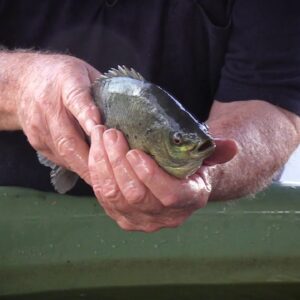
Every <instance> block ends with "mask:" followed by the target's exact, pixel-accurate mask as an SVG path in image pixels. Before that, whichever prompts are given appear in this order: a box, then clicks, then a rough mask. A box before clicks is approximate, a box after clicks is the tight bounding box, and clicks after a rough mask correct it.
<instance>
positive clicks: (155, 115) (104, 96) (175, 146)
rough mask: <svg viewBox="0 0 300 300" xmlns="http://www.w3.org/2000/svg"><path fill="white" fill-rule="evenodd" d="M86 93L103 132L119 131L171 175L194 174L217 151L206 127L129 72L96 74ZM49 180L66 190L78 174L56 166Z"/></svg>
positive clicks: (42, 159) (172, 99) (50, 164)
mask: <svg viewBox="0 0 300 300" xmlns="http://www.w3.org/2000/svg"><path fill="white" fill-rule="evenodd" d="M91 93H92V96H93V99H94V101H95V104H96V106H97V107H98V108H99V110H100V114H101V120H102V122H103V124H104V125H105V126H106V127H107V128H116V129H118V130H120V131H121V132H122V133H123V134H124V136H125V137H126V140H127V142H128V146H129V148H130V149H139V150H142V151H144V152H145V153H147V154H149V155H150V156H151V157H152V158H153V159H154V160H155V161H156V163H157V164H158V165H159V166H160V167H161V168H162V169H164V170H165V171H166V172H167V173H169V174H170V175H172V176H174V177H176V178H179V179H184V178H187V177H189V176H191V175H192V174H194V173H195V172H196V171H197V170H198V169H199V168H200V167H201V165H202V164H203V161H204V160H205V159H206V158H208V157H209V156H210V155H211V154H212V153H213V152H214V149H215V147H216V145H215V142H214V140H213V138H212V136H211V135H210V133H209V129H208V126H207V125H206V124H205V123H203V122H199V121H198V120H197V119H196V118H195V117H194V116H193V115H192V114H191V113H190V112H188V111H187V110H186V109H185V108H184V107H183V106H182V104H181V103H180V102H179V101H178V100H177V99H176V98H175V97H174V96H172V95H171V94H170V93H169V92H167V91H165V90H164V89H163V88H162V87H160V86H158V85H156V84H154V83H151V82H148V81H147V80H146V79H145V78H144V77H143V76H142V75H141V74H140V73H138V72H137V71H135V70H134V69H133V68H130V69H129V68H127V67H126V66H118V67H117V68H112V69H110V70H109V71H108V72H106V73H103V74H101V75H100V77H99V78H98V79H96V80H95V82H94V83H93V84H92V86H91ZM38 159H39V161H40V163H41V164H43V165H45V166H47V167H50V168H51V169H52V170H51V173H50V177H51V182H52V184H53V186H54V188H55V190H56V191H57V192H59V193H62V194H64V193H66V192H67V191H69V190H71V189H72V188H73V187H74V186H75V184H76V181H77V180H78V175H77V174H75V173H73V172H72V171H70V170H67V169H65V168H63V167H60V166H57V165H55V164H54V163H53V162H51V161H49V160H48V159H47V158H46V157H44V156H43V155H42V154H41V153H38Z"/></svg>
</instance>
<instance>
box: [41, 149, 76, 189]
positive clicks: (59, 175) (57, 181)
mask: <svg viewBox="0 0 300 300" xmlns="http://www.w3.org/2000/svg"><path fill="white" fill-rule="evenodd" d="M37 157H38V160H39V162H40V163H41V164H42V165H44V166H46V167H49V168H51V169H52V170H51V172H50V178H51V183H52V185H53V187H54V189H55V190H56V191H57V192H58V193H60V194H65V193H66V192H68V191H70V190H71V189H72V188H73V187H74V186H75V184H76V182H77V180H78V178H79V177H78V175H77V174H76V173H74V172H72V171H70V170H67V169H65V168H63V167H60V166H57V165H56V164H55V163H54V162H52V161H51V160H49V159H48V158H47V157H45V156H44V155H43V154H41V153H40V152H37Z"/></svg>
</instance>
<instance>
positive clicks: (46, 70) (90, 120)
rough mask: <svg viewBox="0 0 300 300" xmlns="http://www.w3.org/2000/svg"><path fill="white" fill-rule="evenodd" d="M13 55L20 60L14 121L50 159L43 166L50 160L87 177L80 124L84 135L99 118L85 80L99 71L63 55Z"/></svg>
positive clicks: (85, 151)
mask: <svg viewBox="0 0 300 300" xmlns="http://www.w3.org/2000/svg"><path fill="white" fill-rule="evenodd" d="M19 56H20V59H22V60H23V62H24V63H25V64H26V68H24V73H23V76H22V80H20V82H21V83H20V85H21V86H20V88H19V90H20V92H21V95H20V96H19V100H18V105H17V114H18V119H19V123H20V127H21V128H22V129H23V131H24V133H25V134H26V136H27V138H28V140H29V142H30V144H31V145H32V146H33V147H34V148H35V149H36V150H37V151H39V153H40V154H42V156H43V157H44V156H45V157H47V159H50V160H51V162H50V161H49V162H48V165H49V166H50V164H51V163H55V164H57V165H59V166H64V167H66V168H68V169H71V170H72V171H74V172H76V173H77V174H79V175H80V176H81V177H82V178H83V179H84V180H85V181H86V182H88V183H89V182H90V176H89V170H88V163H87V162H88V152H89V147H88V145H87V143H86V142H85V135H84V133H83V131H82V129H81V128H83V129H84V131H85V134H87V135H89V134H90V130H91V128H92V127H93V126H94V125H95V124H97V123H98V124H99V122H100V115H99V111H98V109H97V108H96V107H95V104H94V102H93V101H92V99H91V95H90V85H91V82H92V81H94V80H95V78H96V77H99V75H100V73H99V72H98V71H97V70H95V69H94V68H93V67H91V66H90V65H88V64H87V63H85V62H83V61H81V60H79V59H77V58H74V57H70V56H66V55H47V54H46V55H45V54H38V53H20V54H19ZM79 125H80V126H79ZM43 159H44V160H45V161H46V159H45V158H43ZM46 164H47V163H46Z"/></svg>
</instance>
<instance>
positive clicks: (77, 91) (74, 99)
mask: <svg viewBox="0 0 300 300" xmlns="http://www.w3.org/2000/svg"><path fill="white" fill-rule="evenodd" d="M85 92H86V88H85V87H73V88H70V90H68V91H67V92H66V94H65V99H64V103H65V105H66V106H67V107H71V106H73V105H74V104H75V103H76V104H78V100H79V99H80V98H81V97H82V96H84V93H85ZM80 109H83V107H80Z"/></svg>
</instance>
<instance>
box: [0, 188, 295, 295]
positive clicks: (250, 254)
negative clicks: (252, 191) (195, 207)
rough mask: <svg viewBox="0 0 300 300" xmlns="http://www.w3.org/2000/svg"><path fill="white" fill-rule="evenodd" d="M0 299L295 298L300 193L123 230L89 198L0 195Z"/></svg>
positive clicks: (11, 191)
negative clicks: (176, 223)
mask: <svg viewBox="0 0 300 300" xmlns="http://www.w3.org/2000/svg"><path fill="white" fill-rule="evenodd" d="M0 298H1V299H109V300H113V299H131V300H135V299H153V300H156V299H157V300H160V299H168V300H173V299H193V300H195V299H205V300H210V299H243V300H249V299H272V300H276V299H285V300H289V299H295V300H298V299H300V189H292V188H287V187H280V186H273V187H271V188H270V189H268V190H266V191H264V192H262V193H260V194H259V195H258V196H256V197H255V198H251V199H241V200H239V201H234V202H226V203H225V202H224V203H210V204H209V205H208V206H207V207H206V208H205V209H202V210H200V211H198V212H197V213H195V214H194V215H193V217H191V218H190V219H189V220H188V221H187V222H186V224H184V226H181V227H179V228H177V229H165V230H162V231H160V232H157V233H154V234H144V233H138V232H125V231H122V230H121V229H119V228H118V227H117V225H116V224H115V223H114V222H113V221H111V220H110V219H109V218H108V217H107V216H106V215H105V213H104V212H103V210H102V209H101V208H100V206H99V205H98V203H97V202H96V200H95V199H94V198H87V197H70V196H60V195H57V194H47V193H42V192H37V191H33V190H28V189H21V188H5V187H2V188H0Z"/></svg>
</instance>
